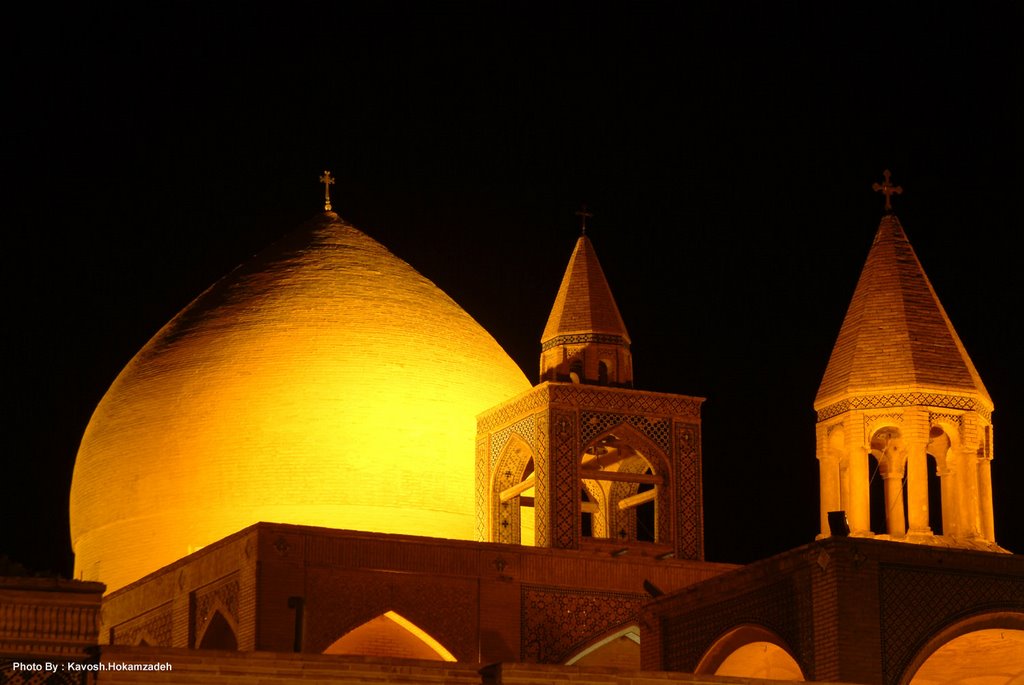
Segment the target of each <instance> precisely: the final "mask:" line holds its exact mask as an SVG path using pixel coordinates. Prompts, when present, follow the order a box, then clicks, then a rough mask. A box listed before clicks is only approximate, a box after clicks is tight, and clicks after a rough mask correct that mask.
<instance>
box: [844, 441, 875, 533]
mask: <svg viewBox="0 0 1024 685" xmlns="http://www.w3.org/2000/svg"><path fill="white" fill-rule="evenodd" d="M846 481H847V483H848V485H849V489H850V499H849V503H848V505H847V506H848V509H847V511H846V517H847V519H848V520H849V522H850V532H851V533H870V532H871V492H870V491H869V490H868V449H867V448H866V447H863V446H857V447H854V448H853V449H851V450H850V462H849V465H848V466H847V468H846Z"/></svg>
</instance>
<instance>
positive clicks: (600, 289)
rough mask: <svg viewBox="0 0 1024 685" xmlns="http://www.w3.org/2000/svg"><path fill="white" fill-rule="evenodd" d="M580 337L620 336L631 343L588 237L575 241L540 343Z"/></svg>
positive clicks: (584, 236) (583, 236)
mask: <svg viewBox="0 0 1024 685" xmlns="http://www.w3.org/2000/svg"><path fill="white" fill-rule="evenodd" d="M577 333H603V334H607V335H617V336H621V337H622V338H624V340H625V342H626V343H627V344H628V343H629V333H627V332H626V324H624V323H623V322H622V315H621V314H619V308H618V306H617V305H616V304H615V298H614V297H612V290H611V288H610V287H608V281H607V280H606V279H605V277H604V271H603V270H602V269H601V263H600V262H598V261H597V253H596V252H594V246H593V245H592V244H591V243H590V239H589V238H587V236H586V235H581V236H580V238H579V240H577V241H576V248H575V249H574V250H573V252H572V257H570V258H569V266H568V267H566V269H565V275H564V276H563V277H562V285H561V286H560V287H559V288H558V295H557V296H556V297H555V305H554V306H553V307H552V308H551V315H550V316H548V323H547V325H546V326H544V334H543V335H542V336H541V343H544V342H546V341H548V340H551V339H552V338H555V337H558V336H560V335H571V334H577Z"/></svg>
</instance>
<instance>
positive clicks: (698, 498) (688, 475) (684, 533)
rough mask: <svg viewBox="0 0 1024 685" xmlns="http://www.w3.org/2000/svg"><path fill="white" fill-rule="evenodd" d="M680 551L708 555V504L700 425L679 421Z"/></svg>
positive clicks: (682, 555)
mask: <svg viewBox="0 0 1024 685" xmlns="http://www.w3.org/2000/svg"><path fill="white" fill-rule="evenodd" d="M675 429H676V449H675V453H676V469H675V475H676V535H677V539H676V553H677V554H678V555H679V557H680V558H682V559H703V558H704V503H703V486H702V483H701V454H700V426H699V425H698V424H695V423H677V424H676V427H675Z"/></svg>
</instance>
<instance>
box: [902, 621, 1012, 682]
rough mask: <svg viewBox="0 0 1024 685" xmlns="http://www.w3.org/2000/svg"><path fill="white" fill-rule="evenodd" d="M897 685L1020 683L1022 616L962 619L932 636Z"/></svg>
mask: <svg viewBox="0 0 1024 685" xmlns="http://www.w3.org/2000/svg"><path fill="white" fill-rule="evenodd" d="M900 682H901V683H902V684H904V685H907V684H909V685H953V684H954V683H969V684H970V685H1018V684H1019V683H1022V682H1024V614H1020V613H1015V612H1005V613H1004V612H999V613H992V614H984V615H980V616H974V617H971V618H968V619H966V620H965V621H962V622H960V623H958V624H955V625H953V626H949V627H947V628H946V629H944V630H942V631H940V632H939V633H938V634H937V635H935V636H934V637H933V638H932V639H931V640H929V641H928V643H927V644H926V645H925V646H924V647H923V648H922V649H921V651H920V652H919V653H918V654H917V656H916V657H915V658H914V660H913V661H912V662H911V664H910V666H909V667H908V668H907V670H906V672H905V674H904V676H903V678H902V679H901V680H900Z"/></svg>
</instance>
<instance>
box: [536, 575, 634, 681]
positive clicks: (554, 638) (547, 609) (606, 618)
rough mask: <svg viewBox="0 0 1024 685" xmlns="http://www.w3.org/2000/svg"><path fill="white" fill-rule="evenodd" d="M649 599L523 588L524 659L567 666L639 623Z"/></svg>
mask: <svg viewBox="0 0 1024 685" xmlns="http://www.w3.org/2000/svg"><path fill="white" fill-rule="evenodd" d="M645 599H646V596H645V595H641V594H626V593H613V592H595V591H588V590H562V589H557V588H549V587H543V586H537V585H523V586H522V600H521V606H522V626H523V628H522V630H523V641H522V659H523V661H532V662H539V663H564V662H565V661H566V660H567V659H569V658H570V657H571V656H572V655H573V653H574V652H576V651H579V650H580V649H582V648H583V647H584V646H586V645H587V643H589V642H592V641H593V640H595V639H597V638H598V637H600V636H601V635H604V634H606V633H608V632H609V631H610V630H612V629H613V628H616V627H618V626H624V625H628V624H630V623H635V622H636V621H637V616H638V614H639V611H640V607H641V606H642V604H643V602H644V601H645Z"/></svg>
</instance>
